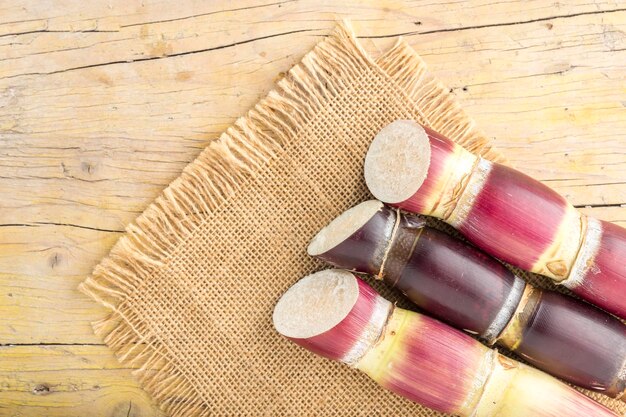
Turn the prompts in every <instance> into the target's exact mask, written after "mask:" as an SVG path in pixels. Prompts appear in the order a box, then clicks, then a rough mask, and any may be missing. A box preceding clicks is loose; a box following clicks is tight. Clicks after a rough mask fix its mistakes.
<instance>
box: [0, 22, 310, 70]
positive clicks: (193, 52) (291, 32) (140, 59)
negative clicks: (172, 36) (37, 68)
mask: <svg viewBox="0 0 626 417" xmlns="http://www.w3.org/2000/svg"><path fill="white" fill-rule="evenodd" d="M317 30H319V29H298V30H291V31H288V32H281V33H275V34H272V35H266V36H259V37H257V38H252V39H245V40H243V41H238V42H233V43H229V44H226V45H220V46H215V47H212V48H204V49H197V50H193V51H185V52H179V53H176V54H169V55H165V56H151V57H146V58H137V59H128V60H119V61H110V62H102V63H98V64H90V65H82V66H78V67H71V68H64V69H61V70H56V71H50V72H29V73H24V74H15V75H9V76H6V77H2V78H0V79H9V78H17V77H25V76H31V75H53V74H60V73H64V72H68V71H76V70H82V69H88V68H97V67H105V66H109V65H117V64H132V63H134V62H144V61H155V60H159V59H166V58H174V57H178V56H185V55H193V54H200V53H203V52H210V51H217V50H220V49H225V48H231V47H234V46H238V45H245V44H247V43H252V42H256V41H260V40H264V39H271V38H276V37H279V36H285V35H292V34H294V33H303V32H314V31H317Z"/></svg>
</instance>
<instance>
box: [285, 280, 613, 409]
mask: <svg viewBox="0 0 626 417" xmlns="http://www.w3.org/2000/svg"><path fill="white" fill-rule="evenodd" d="M273 319H274V326H275V328H276V330H277V331H278V332H279V333H280V334H282V335H283V336H286V337H287V338H289V339H290V340H292V341H293V342H295V343H297V344H299V345H301V346H303V347H305V348H307V349H309V350H311V351H313V352H315V353H317V354H320V355H323V356H325V357H327V358H330V359H333V360H337V361H341V362H344V363H347V364H348V365H351V366H353V367H355V368H357V369H359V370H361V371H363V372H365V373H366V374H367V375H369V376H370V377H371V378H372V379H373V380H374V381H376V382H377V383H379V384H380V385H382V386H383V387H385V388H387V389H389V390H391V391H393V392H395V393H397V394H399V395H402V396H404V397H406V398H408V399H410V400H412V401H415V402H418V403H420V404H423V405H425V406H427V407H430V408H432V409H434V410H436V411H440V412H446V413H451V414H455V415H460V416H462V417H465V416H467V417H470V416H472V417H529V416H533V417H582V416H594V417H608V416H613V417H614V416H616V414H614V413H613V412H611V411H609V410H608V409H606V408H605V407H603V406H601V405H600V404H598V403H596V402H594V401H593V400H591V399H590V398H588V397H586V396H585V395H583V394H581V393H579V392H577V391H575V390H574V389H572V388H570V387H568V386H567V385H565V384H563V383H561V382H559V381H558V380H556V379H554V378H552V377H551V376H549V375H547V374H544V373H542V372H540V371H538V370H535V369H533V368H530V367H529V366H526V365H523V364H521V363H519V362H516V361H514V360H512V359H508V358H506V357H504V356H502V355H500V354H499V353H497V352H496V351H494V350H491V349H489V348H487V347H485V346H483V345H481V344H480V343H479V342H477V341H475V340H474V339H472V338H471V337H469V336H468V335H466V334H464V333H461V332H459V331H457V330H454V329H452V328H451V327H448V326H447V325H445V324H443V323H441V322H439V321H437V320H435V319H431V318H429V317H426V316H423V315H420V314H418V313H414V312H411V311H408V310H403V309H400V308H394V307H393V305H392V304H391V303H390V302H388V301H387V300H385V299H384V298H382V297H381V296H379V295H378V294H377V293H376V292H375V291H374V290H373V289H372V288H371V287H370V286H369V285H367V284H366V283H364V282H363V281H361V280H360V279H357V278H356V277H355V276H354V275H352V274H351V273H349V272H347V271H342V270H328V271H321V272H318V273H316V274H313V275H309V276H307V277H305V278H303V279H302V280H300V281H299V282H298V283H296V284H295V285H294V286H293V287H292V288H291V289H289V290H288V291H287V292H286V293H285V294H284V295H283V296H282V298H281V299H280V300H279V302H278V304H277V305H276V308H275V310H274V317H273Z"/></svg>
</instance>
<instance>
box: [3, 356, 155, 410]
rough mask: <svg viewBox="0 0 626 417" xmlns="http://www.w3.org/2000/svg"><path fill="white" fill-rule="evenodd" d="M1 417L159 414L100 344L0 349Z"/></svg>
mask: <svg viewBox="0 0 626 417" xmlns="http://www.w3.org/2000/svg"><path fill="white" fill-rule="evenodd" d="M0 415H2V416H47V417H55V416H59V417H70V416H90V415H97V416H102V417H129V416H136V417H139V416H155V417H159V416H163V414H162V413H161V412H160V411H159V410H158V409H157V407H156V406H155V405H154V404H153V403H152V401H151V399H150V397H149V396H148V395H147V394H146V393H145V392H144V391H143V390H142V389H141V388H140V387H139V385H138V383H137V381H136V380H135V378H134V377H133V376H132V375H131V370H130V369H128V368H125V367H123V366H121V365H120V364H119V362H118V361H117V360H116V359H115V358H114V357H113V355H112V354H111V352H110V351H109V350H108V349H107V348H106V347H105V346H0Z"/></svg>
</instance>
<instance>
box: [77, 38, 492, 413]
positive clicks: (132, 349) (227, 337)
mask: <svg viewBox="0 0 626 417" xmlns="http://www.w3.org/2000/svg"><path fill="white" fill-rule="evenodd" d="M401 118H403V119H414V120H417V121H419V122H421V123H424V124H426V125H429V126H431V127H432V128H434V129H435V130H438V131H440V132H441V133H443V134H445V135H447V136H448V137H450V138H452V139H454V140H456V141H457V142H459V143H461V144H462V145H464V146H466V147H467V148H468V149H469V150H471V151H474V152H477V153H480V154H482V155H484V156H486V157H488V158H490V159H494V160H498V159H499V156H498V154H497V153H495V152H493V151H492V150H491V149H490V146H489V144H488V141H487V140H486V139H485V138H484V137H483V135H482V134H481V133H480V132H478V131H477V130H476V129H475V128H474V126H473V123H472V122H471V121H470V120H469V119H468V118H467V117H466V116H465V114H464V113H463V112H462V111H461V110H460V108H459V107H458V105H457V104H456V102H455V100H454V97H453V95H451V94H450V93H449V92H448V90H447V89H446V88H444V86H443V85H441V84H440V83H439V82H438V81H437V80H436V79H435V78H433V77H432V75H430V74H429V73H428V72H427V70H426V67H425V65H424V63H423V62H422V61H421V59H420V58H419V57H418V56H417V55H416V53H415V52H414V51H413V50H412V49H411V48H410V47H408V46H407V45H406V44H405V43H404V42H402V41H399V42H398V43H397V44H396V46H395V47H394V48H392V49H391V50H390V51H388V52H387V53H385V54H384V55H383V56H381V57H380V58H378V59H377V60H373V59H372V58H370V57H369V56H368V55H367V54H366V53H365V52H364V51H363V50H362V48H361V47H360V46H359V45H358V43H357V42H356V41H355V39H354V37H353V35H352V33H351V32H350V30H349V29H348V28H347V27H346V26H345V25H341V26H340V27H338V28H337V30H336V31H335V32H334V33H333V34H332V35H331V36H329V37H328V38H327V39H325V40H324V41H322V42H321V43H320V44H319V45H318V46H317V47H316V48H315V49H314V50H313V51H311V52H310V53H309V54H307V55H306V56H305V57H304V58H303V60H302V62H301V63H300V64H298V65H297V66H296V67H294V68H293V69H292V70H291V71H290V72H289V73H288V74H287V75H286V76H285V78H284V79H283V80H281V81H280V82H279V84H278V86H277V87H276V89H275V90H274V91H272V92H271V93H270V94H269V95H268V97H267V98H265V99H263V100H261V102H259V103H258V104H257V105H256V106H255V108H254V109H252V110H251V111H250V112H249V113H248V114H247V115H246V116H244V117H242V118H240V119H239V120H238V121H237V122H236V123H235V125H234V126H233V127H231V128H230V129H228V130H227V131H226V132H225V133H224V134H223V135H222V136H221V137H220V138H219V139H217V140H216V141H214V142H213V143H212V144H211V145H210V146H209V147H208V148H207V149H206V150H205V151H204V152H203V153H202V154H201V155H200V156H199V157H198V158H197V160H196V161H194V162H193V163H192V164H190V165H189V166H188V167H187V168H186V169H185V171H184V172H183V173H182V175H181V177H180V178H179V179H177V180H176V181H174V182H173V183H172V184H171V185H170V186H169V187H168V189H166V190H165V191H164V193H163V195H162V196H161V197H159V198H158V199H157V200H156V201H155V202H154V203H153V204H152V205H151V206H150V207H149V208H148V209H147V210H146V211H145V212H144V213H143V214H142V215H141V216H140V217H139V218H138V219H137V220H136V222H135V223H134V224H132V225H131V226H129V227H128V233H127V234H126V235H125V236H124V237H123V238H122V239H121V240H120V242H119V243H118V244H117V245H116V246H115V248H114V249H113V250H112V252H111V254H110V255H109V256H108V257H107V258H106V259H104V260H103V261H102V263H101V264H100V265H99V266H98V267H96V269H95V270H94V273H93V275H92V276H91V277H89V278H88V279H87V280H86V281H85V282H84V283H83V284H82V286H81V288H82V290H83V291H84V292H86V293H87V294H89V295H91V296H92V297H93V298H95V299H96V300H98V301H99V302H100V303H102V304H104V305H106V306H107V307H109V308H110V309H111V313H110V315H109V316H108V317H107V318H106V319H104V320H103V321H102V322H100V323H98V324H96V326H95V330H96V332H97V333H98V334H100V335H101V336H102V337H103V338H104V340H105V341H106V343H107V344H108V345H109V346H111V348H112V349H113V350H114V351H115V352H116V354H117V355H118V357H119V358H120V360H121V361H123V362H125V363H129V364H131V365H134V366H138V367H139V369H138V370H137V375H138V377H139V378H140V380H141V382H142V385H143V386H144V388H145V389H146V390H147V391H148V392H149V393H150V394H151V395H152V396H153V397H154V398H155V399H156V401H158V402H159V404H160V405H161V407H162V408H163V409H164V410H165V411H166V412H167V413H168V414H169V415H172V416H183V415H184V416H190V415H215V416H234V415H240V416H314V415H315V416H342V417H343V416H374V415H381V416H382V415H385V416H387V415H393V416H419V417H423V416H437V415H440V414H438V413H435V412H433V411H430V410H428V409H426V408H423V407H420V406H418V405H416V404H413V403H410V402H409V401H406V400H404V399H402V398H400V397H398V396H396V395H393V394H391V393H388V392H386V391H384V390H383V389H381V388H379V387H377V386H376V385H375V384H374V383H373V382H372V381H370V380H369V379H368V378H367V377H366V376H365V375H362V374H360V373H358V372H357V371H354V370H352V369H349V368H348V367H346V366H343V365H340V364H336V363H331V362H330V361H328V360H325V359H322V358H319V357H316V356H314V355H313V354H311V353H308V352H306V351H305V350H304V349H301V348H299V347H297V346H295V345H293V344H291V343H289V342H288V341H286V340H284V339H282V338H281V337H280V336H279V335H278V334H276V332H275V331H274V330H273V328H272V325H271V312H272V309H273V307H274V304H275V302H276V300H277V299H278V297H279V296H280V295H281V294H282V293H283V292H284V291H285V290H286V289H287V288H288V287H290V286H291V285H292V284H293V283H294V282H296V281H297V280H298V279H299V278H300V277H302V276H304V275H306V274H308V273H311V272H313V271H315V270H318V269H321V268H322V267H324V266H323V265H322V264H321V263H319V262H317V261H314V260H312V259H310V258H308V257H307V255H306V251H305V249H306V246H307V244H308V242H309V240H310V239H311V238H312V236H314V235H315V233H316V232H317V231H318V230H319V229H320V228H321V227H323V226H324V225H325V224H327V223H328V222H329V221H330V220H331V219H332V218H334V217H335V216H337V215H338V214H339V213H341V212H342V211H344V210H346V209H347V208H349V207H351V206H353V205H355V204H356V203H358V202H360V201H362V200H365V199H368V198H371V197H370V195H369V193H368V192H367V189H366V187H365V185H364V181H363V173H362V166H363V159H364V156H365V152H366V150H367V147H368V145H369V143H370V141H371V140H372V138H373V137H374V135H375V134H376V132H377V131H378V130H379V129H380V128H381V127H383V126H384V125H385V124H387V123H390V122H391V121H393V120H396V119H401ZM375 285H376V286H377V288H378V289H379V290H381V292H382V293H383V295H385V296H387V297H388V298H391V299H393V300H394V301H395V300H399V303H400V304H401V305H403V306H407V304H406V301H404V300H402V299H401V298H400V297H398V294H396V293H393V292H391V291H389V290H387V289H385V288H383V287H382V286H381V285H379V284H375ZM451 382H452V381H451Z"/></svg>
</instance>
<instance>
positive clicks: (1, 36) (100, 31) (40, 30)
mask: <svg viewBox="0 0 626 417" xmlns="http://www.w3.org/2000/svg"><path fill="white" fill-rule="evenodd" d="M117 32H119V30H99V29H88V30H49V29H39V30H29V31H26V32H13V33H4V34H2V35H0V38H5V37H7V36H21V35H30V34H32V33H117Z"/></svg>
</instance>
